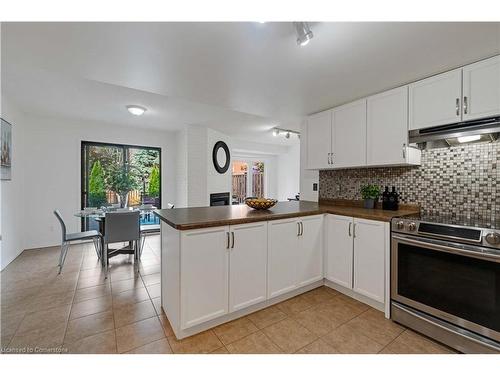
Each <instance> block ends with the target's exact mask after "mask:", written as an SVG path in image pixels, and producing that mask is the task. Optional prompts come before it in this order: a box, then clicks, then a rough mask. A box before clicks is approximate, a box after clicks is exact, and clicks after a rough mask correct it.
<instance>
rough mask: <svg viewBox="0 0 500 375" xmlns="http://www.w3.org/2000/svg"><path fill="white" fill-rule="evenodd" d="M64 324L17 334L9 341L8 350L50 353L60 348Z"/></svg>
mask: <svg viewBox="0 0 500 375" xmlns="http://www.w3.org/2000/svg"><path fill="white" fill-rule="evenodd" d="M65 329H66V322H63V323H60V324H56V325H51V326H48V327H44V328H38V329H34V330H31V331H27V332H22V333H21V332H19V331H18V332H17V333H16V334H15V335H14V337H13V338H12V340H11V341H10V344H9V348H10V349H13V348H16V349H19V350H26V349H28V348H29V349H32V350H36V351H37V352H38V353H51V352H54V350H56V351H57V350H58V348H61V347H62V343H63V339H64V332H65ZM32 352H33V351H32Z"/></svg>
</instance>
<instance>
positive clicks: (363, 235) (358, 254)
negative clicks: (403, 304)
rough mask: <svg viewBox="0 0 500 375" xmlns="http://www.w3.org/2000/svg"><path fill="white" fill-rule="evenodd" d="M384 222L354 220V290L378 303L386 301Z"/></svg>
mask: <svg viewBox="0 0 500 375" xmlns="http://www.w3.org/2000/svg"><path fill="white" fill-rule="evenodd" d="M385 230H386V226H385V223H384V222H380V221H373V220H364V219H357V218H355V219H354V226H353V238H354V266H353V270H354V277H353V290H354V291H355V292H357V293H359V294H362V295H364V296H366V297H369V298H371V299H373V300H375V301H377V302H381V303H384V301H385V253H386V244H385V239H386V236H385Z"/></svg>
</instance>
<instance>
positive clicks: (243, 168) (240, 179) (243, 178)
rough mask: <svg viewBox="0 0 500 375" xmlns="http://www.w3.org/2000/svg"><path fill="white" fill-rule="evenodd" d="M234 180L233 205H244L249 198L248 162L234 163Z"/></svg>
mask: <svg viewBox="0 0 500 375" xmlns="http://www.w3.org/2000/svg"><path fill="white" fill-rule="evenodd" d="M232 179H233V181H232V185H233V195H232V204H242V203H244V202H245V198H246V197H247V196H248V194H247V191H248V164H247V163H246V162H243V161H237V160H235V161H233V168H232Z"/></svg>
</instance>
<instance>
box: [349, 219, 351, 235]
mask: <svg viewBox="0 0 500 375" xmlns="http://www.w3.org/2000/svg"><path fill="white" fill-rule="evenodd" d="M351 226H352V223H351V222H349V237H351Z"/></svg>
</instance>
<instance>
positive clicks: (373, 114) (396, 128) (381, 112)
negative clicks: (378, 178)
mask: <svg viewBox="0 0 500 375" xmlns="http://www.w3.org/2000/svg"><path fill="white" fill-rule="evenodd" d="M366 132H367V147H366V150H367V165H369V166H380V165H405V164H420V154H421V153H420V150H417V149H414V148H411V147H409V145H408V86H403V87H398V88H396V89H393V90H389V91H385V92H383V93H381V94H377V95H373V96H370V97H369V98H368V99H367V124H366Z"/></svg>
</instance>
